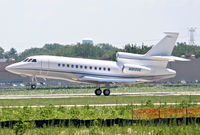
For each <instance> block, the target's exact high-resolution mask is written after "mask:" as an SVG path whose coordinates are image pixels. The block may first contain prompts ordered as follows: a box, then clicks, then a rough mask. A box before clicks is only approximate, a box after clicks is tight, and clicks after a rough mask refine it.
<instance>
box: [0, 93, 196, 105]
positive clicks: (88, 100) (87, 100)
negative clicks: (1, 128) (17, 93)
mask: <svg viewBox="0 0 200 135" xmlns="http://www.w3.org/2000/svg"><path fill="white" fill-rule="evenodd" d="M149 100H150V101H151V102H152V103H165V102H167V103H180V102H182V101H185V102H194V103H195V102H200V96H198V95H180V96H109V97H105V96H100V97H73V98H32V99H0V106H31V105H49V104H52V105H88V104H133V103H142V104H145V103H146V102H147V101H149Z"/></svg>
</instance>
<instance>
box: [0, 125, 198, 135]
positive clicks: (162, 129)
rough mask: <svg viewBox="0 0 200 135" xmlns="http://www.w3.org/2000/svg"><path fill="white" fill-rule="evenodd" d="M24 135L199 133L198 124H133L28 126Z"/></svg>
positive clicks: (2, 132)
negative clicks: (67, 126) (76, 126)
mask: <svg viewBox="0 0 200 135" xmlns="http://www.w3.org/2000/svg"><path fill="white" fill-rule="evenodd" d="M22 132H23V133H24V134H25V135H199V134H200V126H199V125H197V124H194V125H181V126H177V125H157V126H153V125H133V126H126V127H119V126H112V127H98V126H93V127H90V128H86V127H80V128H75V127H69V128H65V127H47V128H28V129H26V130H25V131H22ZM15 133H16V130H14V129H0V135H15Z"/></svg>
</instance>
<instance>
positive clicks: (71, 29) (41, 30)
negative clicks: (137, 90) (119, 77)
mask: <svg viewBox="0 0 200 135" xmlns="http://www.w3.org/2000/svg"><path fill="white" fill-rule="evenodd" d="M188 27H198V29H197V33H196V40H197V42H199V41H198V40H199V37H200V34H199V31H200V0H0V46H1V47H3V48H4V49H5V50H8V49H9V48H11V47H14V48H16V49H17V50H18V51H20V52H21V51H23V50H24V49H27V48H31V47H42V46H43V45H44V44H45V43H61V44H72V43H76V42H81V40H82V39H83V38H86V37H90V38H92V39H93V40H94V42H95V43H111V44H113V45H115V46H118V47H121V46H122V45H124V44H127V43H138V44H141V43H142V42H144V43H150V42H152V43H154V42H158V40H160V38H162V37H163V36H164V34H163V32H165V31H176V32H179V33H180V38H179V41H186V42H187V41H188V38H187V37H188V32H187V28H188Z"/></svg>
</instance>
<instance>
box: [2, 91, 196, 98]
mask: <svg viewBox="0 0 200 135" xmlns="http://www.w3.org/2000/svg"><path fill="white" fill-rule="evenodd" d="M170 95H176V96H177V95H200V91H191V92H190V91H186V92H171V91H170V92H134V93H111V95H110V96H111V97H112V96H170ZM74 97H77V98H78V97H96V95H95V94H93V93H89V94H34V95H0V99H31V98H74Z"/></svg>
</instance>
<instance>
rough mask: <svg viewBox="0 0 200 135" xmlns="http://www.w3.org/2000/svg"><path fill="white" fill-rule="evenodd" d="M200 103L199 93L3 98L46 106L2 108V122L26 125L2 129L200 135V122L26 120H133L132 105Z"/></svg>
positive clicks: (37, 134) (6, 102)
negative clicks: (64, 122) (59, 122)
mask: <svg viewBox="0 0 200 135" xmlns="http://www.w3.org/2000/svg"><path fill="white" fill-rule="evenodd" d="M199 90H200V89H199V87H198V86H193V85H191V86H176V85H173V86H163V85H151V86H149V85H136V86H134V87H130V86H129V87H117V88H112V89H111V92H112V93H118V92H120V93H121V92H153V91H155V92H157V91H160V92H164V91H199ZM93 92H94V88H92V87H88V88H86V87H83V88H80V87H79V88H73V87H71V88H69V89H68V88H62V89H57V88H52V89H48V88H39V89H37V90H30V89H28V90H26V89H24V88H20V89H18V90H17V91H16V90H15V88H5V89H2V88H1V89H0V95H29V94H32V95H37V94H72V93H93ZM191 102H193V103H196V102H200V96H195V95H188V96H187V95H181V96H109V97H105V96H100V97H74V98H56V99H54V98H47V99H45V98H43V99H42V98H38V99H37V98H36V99H34V98H33V99H1V100H0V106H2V107H8V106H32V105H44V106H45V107H42V108H40V107H39V108H31V107H23V108H2V109H0V121H10V120H11V121H12V120H18V121H23V124H22V125H20V124H18V125H17V124H16V125H14V128H0V134H2V135H7V134H8V135H14V134H21V135H22V134H25V135H46V134H48V135H72V134H75V135H102V134H103V135H116V134H117V135H132V134H133V135H199V134H200V125H199V124H195V123H193V124H190V125H186V124H181V125H177V124H176V123H171V124H162V123H161V124H157V125H155V124H151V123H149V124H146V125H142V124H140V123H135V124H134V125H132V126H123V127H122V126H118V125H114V126H111V127H104V126H99V124H98V123H96V124H95V125H94V126H91V127H90V128H87V127H84V126H81V127H79V128H78V127H72V126H70V127H62V126H61V127H44V128H36V127H35V126H34V125H28V124H26V122H24V121H28V120H49V119H82V120H94V119H116V118H122V119H131V118H132V114H131V109H133V108H157V107H164V108H167V107H172V108H173V107H174V108H176V107H187V106H198V105H189V104H188V103H191ZM133 103H142V104H143V105H142V106H134V105H127V106H115V107H106V106H103V107H89V106H87V105H88V104H133ZM152 103H180V105H171V106H168V105H162V106H154V105H153V104H152ZM53 105H86V106H84V107H70V108H64V107H54V106H53Z"/></svg>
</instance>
